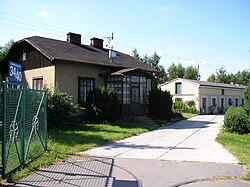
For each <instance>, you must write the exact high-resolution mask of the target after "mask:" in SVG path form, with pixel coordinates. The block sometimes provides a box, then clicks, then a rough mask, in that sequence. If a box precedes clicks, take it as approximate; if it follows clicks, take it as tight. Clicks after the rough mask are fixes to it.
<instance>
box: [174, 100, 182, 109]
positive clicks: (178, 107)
mask: <svg viewBox="0 0 250 187" xmlns="http://www.w3.org/2000/svg"><path fill="white" fill-rule="evenodd" d="M172 108H173V111H183V109H184V103H183V102H181V101H177V102H174V103H173V107H172Z"/></svg>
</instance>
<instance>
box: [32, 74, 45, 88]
mask: <svg viewBox="0 0 250 187" xmlns="http://www.w3.org/2000/svg"><path fill="white" fill-rule="evenodd" d="M32 88H33V89H35V90H42V89H43V77H36V78H33V85H32Z"/></svg>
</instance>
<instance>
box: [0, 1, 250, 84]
mask: <svg viewBox="0 0 250 187" xmlns="http://www.w3.org/2000/svg"><path fill="white" fill-rule="evenodd" d="M249 10H250V1H249V0H154V1H153V0H144V1H143V0H137V1H133V0H123V1H117V0H116V1H115V0H109V1H102V0H92V1H86V0H72V1H64V0H42V1H34V0H25V1H23V0H1V2H0V28H1V29H0V46H3V45H4V44H5V43H7V42H8V41H9V40H10V39H14V41H17V40H20V39H23V38H25V37H29V36H34V35H39V36H44V37H49V38H55V39H60V40H66V33H67V32H75V33H79V34H81V35H82V43H83V44H89V43H90V40H89V39H90V38H91V37H99V38H103V37H108V36H111V33H112V32H113V33H114V49H115V50H118V51H122V52H125V53H127V54H131V53H132V50H133V49H134V48H137V50H138V52H139V53H140V54H141V55H144V54H146V53H147V55H148V56H150V55H152V54H153V52H154V51H156V52H158V54H159V55H160V56H161V61H160V63H161V65H163V66H164V67H165V68H166V69H167V68H168V67H169V66H170V65H171V64H172V63H173V62H175V63H179V62H180V63H182V64H183V65H184V66H185V67H186V66H188V65H193V66H197V63H198V62H199V63H200V74H201V79H202V80H206V79H207V77H208V76H209V75H211V74H212V73H215V72H216V69H218V68H219V67H221V66H222V65H223V66H224V67H225V68H226V69H227V71H228V72H233V73H236V72H237V71H238V70H244V69H249V68H250V53H249V47H250V11H249ZM105 42H107V39H105Z"/></svg>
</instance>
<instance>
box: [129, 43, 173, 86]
mask: <svg viewBox="0 0 250 187" xmlns="http://www.w3.org/2000/svg"><path fill="white" fill-rule="evenodd" d="M132 56H133V57H134V58H135V59H137V60H139V61H141V62H143V63H144V64H147V65H149V66H151V67H153V68H155V69H157V70H159V71H160V72H159V73H158V75H157V80H156V83H157V84H161V83H164V82H166V81H167V80H168V78H167V73H166V71H165V68H164V66H162V65H160V60H161V57H160V56H159V55H158V54H157V52H154V54H153V55H152V56H148V55H147V54H145V55H143V57H141V56H140V55H139V53H138V51H137V49H136V48H135V49H134V50H133V51H132Z"/></svg>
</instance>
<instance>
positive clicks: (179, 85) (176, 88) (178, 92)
mask: <svg viewBox="0 0 250 187" xmlns="http://www.w3.org/2000/svg"><path fill="white" fill-rule="evenodd" d="M181 91H182V90H181V82H177V83H175V94H181Z"/></svg>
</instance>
